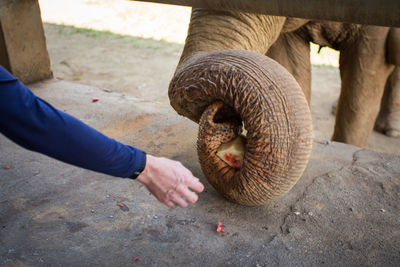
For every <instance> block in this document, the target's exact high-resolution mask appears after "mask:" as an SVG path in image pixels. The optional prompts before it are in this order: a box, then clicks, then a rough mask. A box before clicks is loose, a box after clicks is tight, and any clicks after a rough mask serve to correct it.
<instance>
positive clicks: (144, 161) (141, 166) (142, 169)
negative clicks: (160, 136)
mask: <svg viewBox="0 0 400 267" xmlns="http://www.w3.org/2000/svg"><path fill="white" fill-rule="evenodd" d="M142 153H143V155H142V162H141V163H140V166H139V169H137V171H135V172H134V173H133V175H132V176H131V177H129V178H131V179H136V178H137V177H138V176H139V175H140V174H141V173H142V172H143V171H144V168H145V167H146V152H144V151H142Z"/></svg>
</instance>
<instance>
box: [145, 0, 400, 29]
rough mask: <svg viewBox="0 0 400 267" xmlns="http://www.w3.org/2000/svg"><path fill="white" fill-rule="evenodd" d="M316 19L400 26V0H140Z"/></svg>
mask: <svg viewBox="0 0 400 267" xmlns="http://www.w3.org/2000/svg"><path fill="white" fill-rule="evenodd" d="M140 1H142V2H154V3H163V4H173V5H181V6H191V7H199V8H209V9H218V10H238V11H243V12H252V13H263V14H268V15H275V16H285V17H296V18H305V19H312V20H331V21H341V22H348V23H357V24H369V25H378V26H392V27H400V0H140Z"/></svg>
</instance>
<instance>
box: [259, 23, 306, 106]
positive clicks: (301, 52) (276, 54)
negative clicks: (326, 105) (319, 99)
mask: <svg viewBox="0 0 400 267" xmlns="http://www.w3.org/2000/svg"><path fill="white" fill-rule="evenodd" d="M267 56H268V57H270V58H272V59H274V60H275V61H277V62H278V63H279V64H281V65H282V66H283V67H285V68H286V69H287V70H288V71H289V72H290V74H292V75H293V77H294V78H295V79H296V81H297V82H298V83H299V85H300V87H301V89H302V90H303V93H304V95H305V97H306V99H307V102H308V105H310V101H311V63H310V42H309V41H308V39H307V38H306V36H305V35H304V34H302V32H301V30H298V31H296V32H289V33H282V34H281V35H280V36H279V38H278V40H277V41H276V42H275V43H274V44H273V45H272V46H271V48H270V49H269V50H268V53H267Z"/></svg>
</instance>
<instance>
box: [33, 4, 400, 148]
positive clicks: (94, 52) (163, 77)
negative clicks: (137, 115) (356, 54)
mask: <svg viewBox="0 0 400 267" xmlns="http://www.w3.org/2000/svg"><path fill="white" fill-rule="evenodd" d="M39 3H40V6H41V10H42V17H43V21H44V22H45V33H46V38H47V45H48V50H49V53H50V58H51V63H52V70H53V72H54V76H55V77H56V78H57V79H61V80H67V81H74V82H78V83H82V84H87V85H92V86H96V87H98V88H101V89H102V90H104V91H112V92H122V93H124V94H125V95H127V96H132V97H136V98H140V99H142V100H145V101H152V102H155V101H156V102H159V103H160V105H168V103H169V100H168V95H167V91H168V84H169V81H170V79H171V77H172V75H173V72H174V70H175V67H176V65H177V62H178V60H179V56H180V53H181V51H182V47H183V42H184V39H185V35H186V31H187V24H188V21H189V18H190V8H187V7H176V6H168V5H159V4H149V3H141V2H130V1H110V0H97V1H96V0H91V1H89V0H86V1H85V0H73V1H68V3H67V2H65V1H55V0H40V1H39ZM66 25H73V27H71V26H66ZM89 29H93V30H89ZM323 51H324V50H323ZM332 53H333V54H332ZM324 55H325V56H324ZM326 55H327V56H326ZM312 62H313V63H314V65H313V68H312V102H311V110H312V116H313V125H314V138H315V140H316V141H317V142H325V141H326V140H329V139H330V137H331V135H332V132H333V127H334V116H333V115H332V114H331V104H332V103H333V102H334V101H335V99H337V97H338V95H339V89H340V79H339V72H338V69H337V67H335V66H337V55H335V54H334V52H332V51H326V52H325V53H323V55H322V56H319V55H316V54H315V51H314V52H313V54H312ZM326 65H331V66H326ZM332 65H333V66H332ZM369 148H370V149H372V150H375V151H380V152H386V153H394V154H400V139H399V138H397V139H393V138H388V137H386V136H384V135H382V134H380V133H377V132H373V133H372V135H371V138H370V143H369Z"/></svg>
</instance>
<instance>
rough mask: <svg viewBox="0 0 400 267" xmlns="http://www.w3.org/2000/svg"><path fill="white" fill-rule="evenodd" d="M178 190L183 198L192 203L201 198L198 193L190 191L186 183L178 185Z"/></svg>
mask: <svg viewBox="0 0 400 267" xmlns="http://www.w3.org/2000/svg"><path fill="white" fill-rule="evenodd" d="M176 191H177V193H178V194H179V195H180V196H181V197H182V198H183V199H185V200H187V201H188V202H190V203H196V201H197V199H198V198H199V197H198V196H197V194H196V193H194V192H192V191H190V190H189V189H188V188H187V187H186V186H184V185H181V186H178V188H177V190H176Z"/></svg>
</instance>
